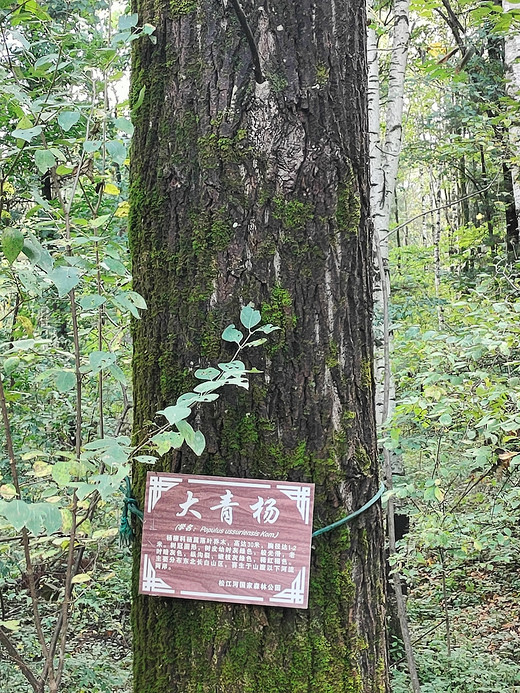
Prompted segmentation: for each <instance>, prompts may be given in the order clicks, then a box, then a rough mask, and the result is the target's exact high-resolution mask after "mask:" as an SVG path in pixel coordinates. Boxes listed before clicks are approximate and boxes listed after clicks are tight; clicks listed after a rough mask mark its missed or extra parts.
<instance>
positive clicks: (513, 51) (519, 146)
mask: <svg viewBox="0 0 520 693" xmlns="http://www.w3.org/2000/svg"><path fill="white" fill-rule="evenodd" d="M502 8H503V10H504V12H509V11H510V10H516V9H517V5H516V4H513V3H512V2H508V0H502ZM504 48H505V54H504V61H505V66H506V77H507V81H508V83H507V91H508V94H509V96H511V98H513V99H516V100H517V101H518V99H519V98H520V34H519V32H518V31H517V30H515V29H513V30H512V31H510V32H508V33H507V34H506V35H505V37H504ZM509 141H510V146H511V154H512V156H513V157H514V158H515V159H518V157H519V156H520V128H519V127H518V126H514V125H512V126H511V127H510V128H509ZM512 173H513V195H514V199H515V210H516V218H517V220H518V222H519V227H520V184H519V175H520V171H519V169H518V166H517V165H514V166H512Z"/></svg>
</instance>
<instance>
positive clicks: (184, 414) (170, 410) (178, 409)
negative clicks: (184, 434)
mask: <svg viewBox="0 0 520 693" xmlns="http://www.w3.org/2000/svg"><path fill="white" fill-rule="evenodd" d="M157 413H158V414H162V415H163V416H164V417H165V418H166V419H167V420H168V423H170V424H177V423H178V422H180V421H182V420H183V419H187V418H188V416H189V415H190V414H191V409H190V408H189V407H183V406H182V405H179V404H175V405H173V406H170V407H166V409H161V410H160V411H158V412H157ZM179 430H180V429H179Z"/></svg>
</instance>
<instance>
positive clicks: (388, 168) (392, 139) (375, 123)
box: [367, 0, 410, 426]
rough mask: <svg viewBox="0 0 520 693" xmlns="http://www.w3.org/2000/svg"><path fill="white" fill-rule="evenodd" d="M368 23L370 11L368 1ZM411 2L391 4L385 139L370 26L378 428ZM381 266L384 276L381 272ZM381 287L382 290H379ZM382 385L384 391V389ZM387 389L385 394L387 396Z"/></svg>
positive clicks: (384, 405) (388, 406)
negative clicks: (390, 48) (389, 238)
mask: <svg viewBox="0 0 520 693" xmlns="http://www.w3.org/2000/svg"><path fill="white" fill-rule="evenodd" d="M368 11H369V18H370V14H371V13H372V12H373V8H372V5H371V3H370V2H369V7H368ZM409 39H410V29H409V0H395V3H394V26H393V36H392V52H391V60H390V71H389V78H388V96H387V103H386V111H385V129H384V137H382V136H381V109H380V89H379V55H378V44H377V36H376V32H375V30H374V29H373V27H372V25H371V23H369V27H368V38H367V52H368V127H369V136H370V140H369V141H370V167H371V173H370V204H371V214H372V220H373V224H374V243H375V245H376V247H375V253H376V255H377V254H378V253H380V254H381V260H382V262H381V263H377V262H376V276H375V282H374V306H375V311H374V312H375V321H376V324H375V340H376V355H375V375H376V416H377V422H378V425H379V426H381V425H382V424H383V422H384V421H385V419H386V418H388V416H389V415H390V414H391V413H392V410H393V408H394V406H395V389H394V384H393V379H392V378H391V376H390V372H389V364H387V363H385V359H384V353H383V351H384V350H383V349H382V346H383V342H384V340H385V339H387V338H388V336H385V335H384V334H383V332H384V330H382V325H383V322H384V320H383V315H384V313H385V311H387V310H388V306H385V305H384V303H385V296H386V297H387V298H388V297H389V296H390V274H389V267H388V230H389V225H390V211H391V206H392V200H393V199H394V194H395V185H396V180H397V168H398V164H399V155H400V152H401V144H402V130H403V128H402V122H403V103H404V81H405V73H406V63H407V59H408V44H409ZM379 266H382V267H383V275H384V276H381V272H380V271H379ZM383 282H384V283H385V286H384V287H383ZM385 383H386V386H385ZM385 390H386V393H385Z"/></svg>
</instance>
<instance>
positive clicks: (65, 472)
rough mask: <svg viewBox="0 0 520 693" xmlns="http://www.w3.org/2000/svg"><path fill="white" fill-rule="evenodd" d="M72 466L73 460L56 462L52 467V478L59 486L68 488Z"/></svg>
mask: <svg viewBox="0 0 520 693" xmlns="http://www.w3.org/2000/svg"><path fill="white" fill-rule="evenodd" d="M70 466H71V460H63V461H59V462H55V463H54V464H53V465H52V478H53V479H54V481H55V482H56V483H57V484H58V486H66V485H67V484H68V483H69V481H70V480H71V474H70Z"/></svg>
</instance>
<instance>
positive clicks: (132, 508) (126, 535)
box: [119, 477, 385, 546]
mask: <svg viewBox="0 0 520 693" xmlns="http://www.w3.org/2000/svg"><path fill="white" fill-rule="evenodd" d="M121 490H122V491H123V492H124V493H125V497H124V499H123V513H122V515H121V522H120V524H119V543H120V544H121V546H130V544H131V543H132V542H133V540H134V531H133V529H132V525H131V524H130V517H131V516H132V515H135V516H136V517H137V518H139V519H140V520H141V522H142V521H143V511H142V510H139V507H138V505H137V501H136V499H135V498H134V497H133V494H132V486H131V484H130V479H129V478H128V477H125V487H124V488H121ZM384 491H385V485H384V484H383V483H381V486H380V487H379V491H378V492H377V493H376V495H375V496H373V497H372V498H371V499H370V500H369V501H368V502H367V503H365V505H363V506H362V507H361V508H359V510H356V511H355V512H353V513H351V514H350V515H347V517H344V518H343V519H342V520H338V521H337V522H333V523H332V524H331V525H327V526H326V527H322V528H321V529H317V530H316V531H315V532H313V533H312V536H313V537H318V536H319V535H320V534H325V532H330V531H331V530H333V529H336V527H341V525H344V524H345V523H346V522H350V520H353V519H354V518H355V517H357V516H358V515H361V513H364V512H365V510H368V509H369V508H370V507H372V505H374V503H377V501H378V500H379V499H380V498H381V496H382V495H383V493H384Z"/></svg>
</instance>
